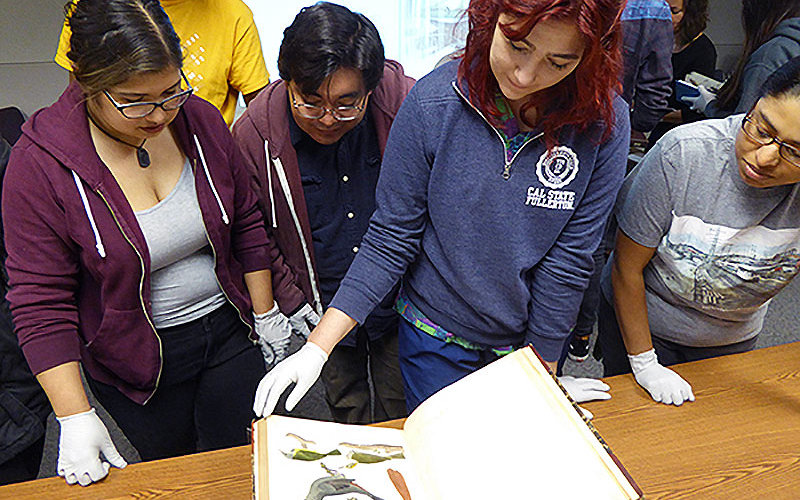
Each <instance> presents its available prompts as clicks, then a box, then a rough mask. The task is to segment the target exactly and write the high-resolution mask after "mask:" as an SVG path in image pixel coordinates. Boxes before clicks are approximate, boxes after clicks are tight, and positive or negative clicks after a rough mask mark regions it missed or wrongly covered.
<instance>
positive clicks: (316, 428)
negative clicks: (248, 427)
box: [254, 415, 423, 500]
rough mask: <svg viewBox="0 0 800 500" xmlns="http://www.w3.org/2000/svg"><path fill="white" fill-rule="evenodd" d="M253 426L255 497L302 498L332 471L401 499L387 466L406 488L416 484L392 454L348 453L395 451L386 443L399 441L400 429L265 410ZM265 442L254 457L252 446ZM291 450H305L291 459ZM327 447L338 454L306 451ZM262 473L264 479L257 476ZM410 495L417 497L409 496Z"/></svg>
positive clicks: (355, 495) (371, 490) (352, 495)
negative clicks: (263, 451) (265, 415)
mask: <svg viewBox="0 0 800 500" xmlns="http://www.w3.org/2000/svg"><path fill="white" fill-rule="evenodd" d="M254 428H255V430H256V435H255V436H254V446H255V447H256V449H255V450H254V476H255V477H254V483H255V485H256V492H255V493H256V498H259V499H264V498H266V499H271V500H287V499H288V500H294V499H298V500H302V499H305V498H306V497H307V496H308V495H309V492H310V489H311V485H312V483H314V481H315V480H317V479H320V478H326V477H332V473H331V472H338V473H340V474H342V475H343V476H344V477H346V478H347V479H353V480H354V481H355V483H356V484H357V485H358V486H360V487H362V488H363V489H364V490H366V491H368V492H369V493H371V494H372V495H375V496H377V497H380V498H382V499H385V500H395V499H396V500H402V499H401V496H400V494H399V493H398V492H397V490H396V489H395V487H394V486H393V484H392V482H391V480H390V479H389V475H388V473H387V472H386V471H387V469H394V470H396V471H398V472H400V473H401V474H402V475H403V477H404V478H405V480H406V483H407V484H408V486H409V489H411V490H414V489H416V490H419V489H420V487H419V486H418V485H417V484H416V482H415V479H414V477H413V473H412V471H411V467H410V465H409V464H408V460H407V459H405V458H392V459H389V460H385V461H381V462H377V463H366V462H358V461H357V460H356V459H354V458H353V457H356V458H357V459H361V460H373V459H374V457H375V456H376V454H380V453H384V452H385V455H386V456H396V455H397V453H396V450H394V449H392V448H386V447H401V446H402V445H403V431H402V430H400V429H391V428H382V427H368V426H362V425H347V424H338V423H334V422H322V421H317V420H307V419H300V418H292V417H284V416H277V415H271V416H269V417H268V418H267V419H266V420H264V421H260V422H257V423H256V425H255V426H254ZM263 432H266V434H267V436H268V439H266V440H265V439H263V435H260V434H262V433H263ZM265 442H266V448H267V453H266V457H263V456H261V457H260V458H259V454H258V448H260V447H262V446H263V444H264V443H265ZM256 443H260V444H256ZM361 447H366V448H361ZM293 450H305V451H301V452H297V453H295V456H296V458H289V456H287V455H292V451H293ZM333 450H339V452H340V453H341V454H334V455H327V456H324V457H321V458H317V457H316V455H313V454H311V453H309V452H311V451H315V452H319V453H320V454H326V453H329V452H331V451H333ZM375 450H378V451H375ZM352 451H355V452H356V453H362V454H361V455H353V454H352V453H350V452H352ZM348 455H350V456H348ZM298 457H299V458H298ZM364 457H367V458H364ZM300 458H304V459H305V460H304V459H300ZM264 462H266V463H264ZM323 466H324V467H323ZM267 473H268V477H269V480H268V481H259V479H263V475H264V474H267ZM259 484H260V485H261V486H260V488H262V489H263V488H264V487H266V488H267V489H268V492H269V494H268V496H265V495H264V494H263V492H261V491H259ZM329 498H331V499H334V498H342V499H351V498H357V499H362V498H363V499H367V498H369V497H367V496H364V495H361V494H358V493H346V494H345V493H343V494H342V495H341V496H332V497H329ZM414 500H423V499H422V498H421V497H420V499H417V498H416V497H415V498H414Z"/></svg>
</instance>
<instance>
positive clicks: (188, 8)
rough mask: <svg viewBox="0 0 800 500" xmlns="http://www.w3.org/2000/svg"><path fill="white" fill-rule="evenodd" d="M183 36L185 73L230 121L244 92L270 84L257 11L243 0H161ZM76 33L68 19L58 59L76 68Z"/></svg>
mask: <svg viewBox="0 0 800 500" xmlns="http://www.w3.org/2000/svg"><path fill="white" fill-rule="evenodd" d="M161 5H162V7H164V11H165V12H166V13H167V15H168V16H169V18H170V20H171V21H172V26H173V27H174V28H175V32H176V33H177V34H178V37H180V39H181V47H182V49H183V56H184V59H183V71H184V73H186V77H187V78H188V79H189V82H191V84H192V86H193V87H194V88H195V94H196V95H199V96H200V97H202V98H203V99H205V100H207V101H209V102H210V103H211V104H213V105H214V106H216V107H217V108H218V109H219V110H220V111H221V112H222V116H223V117H224V118H225V121H226V122H227V123H228V125H230V124H231V123H232V122H233V115H234V112H235V110H236V100H237V99H238V96H239V92H241V93H242V94H249V93H251V92H255V91H256V90H259V89H261V88H262V87H264V86H265V85H267V83H269V73H267V66H266V64H264V56H263V54H262V53H261V40H259V37H258V30H257V29H256V25H255V23H254V22H253V13H252V12H251V11H250V9H249V8H248V7H247V5H245V4H244V3H243V2H242V1H241V0H161ZM70 36H72V32H71V31H70V29H69V25H68V24H67V22H66V20H65V21H64V27H63V28H62V30H61V38H60V39H59V41H58V51H57V52H56V56H55V62H56V63H57V64H58V65H59V66H61V67H63V68H64V69H67V70H71V69H72V62H71V61H70V60H69V58H68V57H67V52H69V39H70Z"/></svg>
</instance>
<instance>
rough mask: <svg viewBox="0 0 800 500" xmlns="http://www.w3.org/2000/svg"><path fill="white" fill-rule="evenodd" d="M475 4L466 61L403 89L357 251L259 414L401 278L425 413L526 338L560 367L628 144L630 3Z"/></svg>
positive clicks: (479, 0)
mask: <svg viewBox="0 0 800 500" xmlns="http://www.w3.org/2000/svg"><path fill="white" fill-rule="evenodd" d="M468 12H469V20H470V30H469V34H468V36H467V44H466V50H465V54H464V57H463V58H462V59H460V60H457V61H453V62H451V63H446V64H444V65H442V66H440V67H439V68H437V69H436V70H434V71H433V72H432V73H431V74H429V75H428V76H426V77H425V78H423V79H422V80H420V81H419V82H417V84H416V85H415V86H414V88H413V89H412V90H411V92H410V93H409V95H408V97H407V98H406V100H405V101H404V103H403V105H402V107H401V108H400V111H399V112H398V115H397V118H396V119H395V122H394V124H393V126H392V131H391V134H390V140H389V142H388V143H387V146H386V154H385V155H384V165H383V169H382V172H381V177H380V180H379V182H378V191H377V195H376V207H377V208H376V211H375V214H374V215H373V217H372V220H371V221H370V226H369V229H368V231H367V233H366V234H365V236H364V239H363V241H362V245H361V247H360V249H359V251H358V254H357V255H356V258H355V259H354V261H353V264H352V265H351V266H350V269H349V271H348V273H347V275H346V276H345V278H344V279H343V280H342V283H341V286H340V287H339V290H338V291H337V293H336V296H335V297H334V299H333V301H332V302H331V305H330V307H329V308H328V310H327V311H326V312H325V315H324V316H323V318H322V320H321V321H320V323H319V325H317V327H316V328H315V330H314V331H313V332H312V333H311V336H310V337H309V341H308V342H307V343H306V344H305V345H304V346H303V347H302V348H301V349H300V351H298V352H297V353H295V354H294V355H292V356H290V357H289V358H287V359H286V360H285V361H283V362H282V363H280V364H279V365H278V366H277V367H275V368H273V369H272V371H270V372H269V373H268V374H267V376H266V377H265V378H264V379H263V380H262V382H261V383H260V384H259V389H258V391H257V393H256V398H255V403H254V409H255V411H256V413H257V414H259V415H263V414H269V413H270V412H271V411H272V410H273V408H274V407H275V404H276V403H277V400H278V396H279V395H280V394H281V393H282V392H283V391H284V390H285V389H286V388H287V387H288V386H289V385H290V384H291V383H292V382H296V383H297V385H296V387H295V389H294V390H293V391H292V393H291V394H290V395H289V397H288V399H287V402H286V408H287V410H291V409H292V408H293V407H294V405H295V404H296V403H297V401H298V400H299V399H300V397H302V395H303V394H304V393H305V392H306V391H307V390H308V387H309V386H310V385H311V384H312V383H313V382H314V380H315V379H316V378H317V376H318V374H319V372H320V370H321V369H322V366H323V364H324V362H325V360H326V357H327V354H328V353H329V352H330V351H331V350H332V349H333V347H334V345H335V344H336V343H337V342H338V341H339V340H340V339H341V338H342V337H343V336H344V335H345V334H346V333H347V332H348V331H349V330H350V329H351V328H353V327H354V326H355V325H356V324H363V322H364V320H365V318H366V317H367V315H368V314H369V312H370V311H372V309H373V308H374V307H375V306H376V305H377V304H378V303H379V302H380V301H381V300H383V298H384V297H386V295H387V293H389V291H390V290H391V289H392V287H393V286H394V285H395V283H396V282H397V280H398V279H400V278H401V277H402V279H403V281H402V285H403V286H402V289H401V291H400V294H399V296H398V298H397V301H396V303H395V308H396V309H397V310H398V311H399V312H400V314H401V316H402V321H401V322H400V346H399V349H400V368H401V371H402V375H403V382H404V385H405V394H406V400H407V403H408V409H409V410H413V409H414V408H415V407H416V406H417V405H418V404H419V403H420V402H422V401H423V400H425V399H426V398H427V397H428V396H430V395H431V394H433V393H434V392H436V391H437V390H439V389H441V388H442V387H444V386H446V385H448V384H450V383H452V382H454V381H456V380H458V379H460V378H461V377H463V376H465V375H467V374H468V373H471V372H473V371H474V370H476V369H478V368H480V367H482V366H485V365H486V364H488V363H490V362H491V361H493V360H495V359H497V358H498V357H499V356H501V355H502V354H504V353H508V352H510V351H512V350H514V349H516V348H518V347H521V346H524V345H527V344H533V346H534V347H535V348H536V349H537V350H538V351H539V353H540V354H541V355H542V357H543V358H544V359H545V360H546V361H547V362H548V364H549V365H550V367H551V368H553V369H554V368H555V361H556V360H557V359H558V356H559V354H560V353H561V350H562V346H563V344H564V342H565V339H566V336H567V334H568V333H569V331H570V330H571V328H572V326H573V324H574V321H575V315H576V313H577V310H578V305H579V303H580V300H581V296H582V293H583V290H584V288H585V287H586V283H587V280H588V279H589V275H590V274H591V270H592V252H593V251H594V249H595V248H596V247H597V244H598V242H599V239H600V236H601V233H602V230H603V221H604V220H605V218H606V216H607V214H608V213H609V211H610V209H611V206H612V204H613V201H614V198H615V196H616V192H617V189H618V187H619V185H620V183H621V182H622V177H623V175H624V171H625V160H626V157H627V154H628V142H629V138H630V128H629V118H628V108H627V106H626V105H625V103H624V101H623V100H622V99H621V98H619V97H617V96H616V95H615V92H614V88H615V87H616V85H617V82H618V79H619V77H618V72H617V71H616V70H617V69H619V68H620V61H619V41H620V31H619V23H618V21H617V19H618V12H619V5H618V3H617V2H615V1H613V0H597V1H595V0H589V1H570V2H550V1H545V0H528V1H524V2H519V1H514V2H511V1H502V0H472V1H471V2H470V5H469V10H468ZM601 68H602V69H603V70H602V71H601ZM562 383H563V384H564V385H565V386H566V387H567V390H568V391H570V393H571V394H572V395H573V397H574V398H575V399H576V400H577V401H584V400H590V399H595V398H603V399H605V398H608V397H610V396H609V395H608V394H607V393H605V392H604V390H607V388H608V386H606V385H605V384H602V382H599V381H594V380H589V379H579V380H575V379H572V378H565V379H562Z"/></svg>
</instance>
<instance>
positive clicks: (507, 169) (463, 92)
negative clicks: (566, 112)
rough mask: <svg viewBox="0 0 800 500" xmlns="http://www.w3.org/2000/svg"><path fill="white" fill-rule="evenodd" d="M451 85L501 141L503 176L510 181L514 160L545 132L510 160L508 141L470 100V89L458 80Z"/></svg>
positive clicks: (532, 139) (537, 135)
mask: <svg viewBox="0 0 800 500" xmlns="http://www.w3.org/2000/svg"><path fill="white" fill-rule="evenodd" d="M451 85H452V87H453V90H455V92H456V94H458V96H459V97H460V98H461V99H462V100H463V101H464V102H465V103H466V104H467V105H468V106H469V107H470V108H472V110H473V111H475V112H476V113H477V114H478V116H480V117H481V118H482V119H483V121H485V122H486V125H487V126H488V127H489V128H490V129H492V131H494V133H495V135H497V138H498V139H499V140H500V144H501V145H502V146H503V172H502V174H501V175H502V176H503V179H505V180H508V179H510V178H511V166H512V165H513V164H514V160H516V159H517V156H519V154H520V153H521V152H522V150H523V149H525V148H526V147H527V146H528V144H530V143H531V142H533V141H535V140H537V139H539V138H541V137H542V136H544V132H539V133H538V134H536V135H532V136H531V137H530V138H528V140H526V141H525V143H524V144H523V145H522V146H520V148H519V149H518V150H517V152H516V153H514V155H513V156H512V157H511V159H510V160H509V159H508V154H507V146H506V141H505V140H504V139H503V135H502V134H501V133H500V131H499V130H497V127H495V126H494V125H492V122H490V121H489V119H488V118H487V117H486V115H484V114H483V112H481V110H479V109H478V108H477V107H476V106H475V105H474V104H472V102H471V101H470V100H469V89H468V88H462V85H460V84H459V82H458V80H453V81H452V82H451Z"/></svg>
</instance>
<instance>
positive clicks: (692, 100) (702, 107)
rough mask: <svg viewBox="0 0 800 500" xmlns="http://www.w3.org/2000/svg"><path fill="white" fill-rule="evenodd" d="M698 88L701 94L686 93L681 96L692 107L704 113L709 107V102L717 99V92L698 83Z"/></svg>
mask: <svg viewBox="0 0 800 500" xmlns="http://www.w3.org/2000/svg"><path fill="white" fill-rule="evenodd" d="M697 90H698V91H700V95H698V96H689V95H686V96H683V97H681V101H683V102H684V103H685V104H688V105H689V107H690V108H691V109H693V110H695V111H697V112H700V113H704V112H705V111H706V108H707V107H708V104H709V103H710V102H711V101H714V100H716V99H717V94H715V93H714V92H712V91H710V90H708V89H707V88H705V87H704V86H702V85H698V86H697Z"/></svg>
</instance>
